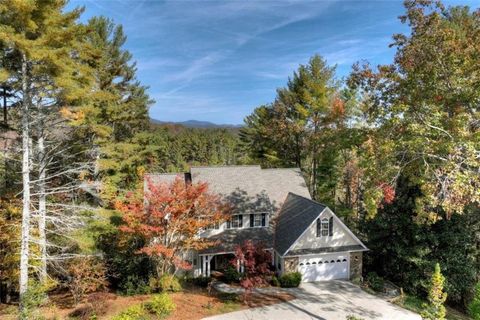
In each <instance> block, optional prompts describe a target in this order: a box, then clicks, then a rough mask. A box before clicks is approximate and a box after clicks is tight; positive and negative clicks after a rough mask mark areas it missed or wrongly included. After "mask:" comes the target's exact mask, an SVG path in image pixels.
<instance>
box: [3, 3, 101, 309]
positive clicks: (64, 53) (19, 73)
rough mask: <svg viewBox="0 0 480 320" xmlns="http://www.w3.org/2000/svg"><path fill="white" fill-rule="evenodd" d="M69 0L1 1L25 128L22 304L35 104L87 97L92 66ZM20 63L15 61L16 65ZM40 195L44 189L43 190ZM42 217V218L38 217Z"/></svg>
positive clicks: (8, 70) (11, 75)
mask: <svg viewBox="0 0 480 320" xmlns="http://www.w3.org/2000/svg"><path fill="white" fill-rule="evenodd" d="M64 7H65V1H53V0H51V1H47V0H45V1H22V2H19V1H13V0H11V1H10V0H7V1H2V2H1V3H0V17H1V18H0V42H1V46H2V48H4V49H5V50H6V51H7V52H11V53H12V54H13V55H14V56H15V57H18V59H16V60H10V63H9V64H3V65H2V67H3V71H2V74H3V76H4V77H5V75H7V77H8V79H9V83H10V84H11V86H12V87H13V88H15V90H17V93H18V95H17V97H19V100H18V101H17V102H16V103H17V104H19V105H21V112H20V113H21V126H20V131H21V132H22V185H23V193H22V198H23V209H22V232H21V233H22V235H21V250H20V280H19V291H20V300H21V304H20V307H21V308H23V307H24V305H23V303H22V299H23V296H24V295H25V293H26V292H27V289H28V278H29V262H30V261H31V260H30V240H31V239H30V232H31V223H32V222H31V218H32V193H31V189H32V187H33V186H34V185H33V184H32V181H31V174H32V171H31V168H32V158H33V155H34V153H33V150H32V147H31V141H32V137H33V134H32V133H33V129H34V128H32V126H31V123H32V118H33V113H34V108H35V109H39V110H40V109H41V110H43V109H49V108H50V107H52V106H54V105H57V104H58V103H59V102H60V101H61V104H62V105H72V104H77V103H79V102H81V101H82V99H83V98H84V97H85V96H87V92H89V89H90V87H89V84H90V79H91V78H90V76H91V74H90V70H91V69H90V67H89V66H88V65H86V64H84V63H83V62H84V61H86V60H87V59H88V56H89V53H90V52H91V50H88V49H86V48H85V47H83V42H82V41H81V40H82V37H83V35H84V29H83V27H81V26H80V25H78V24H77V23H76V21H77V19H78V17H79V15H80V13H81V10H79V9H77V10H74V11H72V12H64ZM15 62H16V63H15ZM39 192H40V195H42V191H41V189H40V190H39ZM40 219H41V220H42V219H43V217H40Z"/></svg>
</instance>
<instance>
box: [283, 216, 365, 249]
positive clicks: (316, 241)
mask: <svg viewBox="0 0 480 320" xmlns="http://www.w3.org/2000/svg"><path fill="white" fill-rule="evenodd" d="M332 215H333V214H332V212H331V211H330V209H328V208H327V209H325V212H324V213H323V214H322V215H321V219H323V218H327V219H329V218H330V217H332ZM357 244H358V242H357V241H355V239H354V238H353V237H352V236H351V235H349V234H348V233H347V232H346V231H345V230H344V228H343V227H342V226H341V225H340V224H339V223H338V222H337V223H336V222H335V220H334V222H333V235H332V236H324V237H317V223H316V221H315V222H314V223H313V224H312V225H311V226H309V227H308V229H307V230H306V231H305V233H304V234H303V235H302V236H301V237H300V238H299V239H298V240H297V241H296V242H295V244H294V245H293V247H292V248H291V250H296V249H309V248H322V247H342V246H352V245H357Z"/></svg>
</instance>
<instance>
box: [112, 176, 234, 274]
mask: <svg viewBox="0 0 480 320" xmlns="http://www.w3.org/2000/svg"><path fill="white" fill-rule="evenodd" d="M146 179H147V180H146V181H145V182H146V184H145V185H146V188H145V192H144V197H141V196H139V195H138V194H133V193H132V194H129V195H127V199H126V200H125V201H124V202H117V204H116V208H117V210H119V211H121V212H122V213H123V221H124V222H125V224H124V225H122V226H121V227H120V231H122V232H125V233H127V234H135V235H137V236H141V237H143V238H144V240H145V243H146V245H145V246H144V247H142V248H141V249H140V250H139V251H138V252H137V253H138V254H146V255H148V256H150V257H152V258H153V259H154V260H155V262H157V273H158V275H159V276H160V275H162V274H164V273H168V272H173V273H175V272H176V271H177V270H178V269H189V268H191V263H190V262H189V261H188V260H187V258H186V257H185V256H184V254H185V253H186V252H188V251H189V250H201V249H205V248H207V247H209V246H211V245H214V244H215V243H214V242H212V241H211V240H208V239H207V238H201V237H198V234H199V232H200V231H201V230H204V229H206V228H208V227H209V226H212V225H215V224H217V223H220V222H222V221H223V220H224V218H225V213H226V212H227V210H228V207H227V206H226V205H225V204H224V203H223V202H222V201H221V200H220V198H219V197H218V196H217V195H213V194H211V193H209V192H208V185H207V184H206V183H194V184H185V182H184V180H183V179H180V178H177V179H175V181H174V182H172V183H170V184H167V183H161V184H155V183H153V182H152V181H151V180H150V179H148V178H146Z"/></svg>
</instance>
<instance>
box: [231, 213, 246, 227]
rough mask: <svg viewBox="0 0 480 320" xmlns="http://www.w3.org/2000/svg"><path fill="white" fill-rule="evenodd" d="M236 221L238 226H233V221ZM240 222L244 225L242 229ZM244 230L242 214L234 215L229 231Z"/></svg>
mask: <svg viewBox="0 0 480 320" xmlns="http://www.w3.org/2000/svg"><path fill="white" fill-rule="evenodd" d="M234 218H235V219H234ZM239 218H241V219H239ZM234 220H235V221H236V222H237V224H238V226H233V221H234ZM240 220H241V225H242V226H241V227H240ZM227 226H228V225H227ZM242 228H244V226H243V215H241V214H234V215H232V217H231V218H230V227H227V229H242Z"/></svg>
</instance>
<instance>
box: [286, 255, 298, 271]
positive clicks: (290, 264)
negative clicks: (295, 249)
mask: <svg viewBox="0 0 480 320" xmlns="http://www.w3.org/2000/svg"><path fill="white" fill-rule="evenodd" d="M284 265H285V270H284V273H287V272H295V271H297V268H298V257H292V258H285V264H284Z"/></svg>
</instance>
